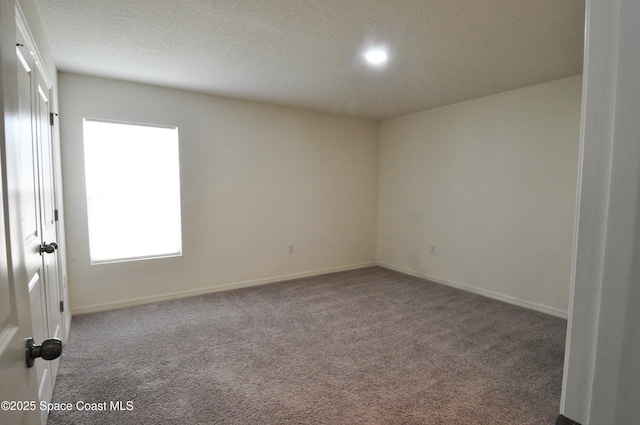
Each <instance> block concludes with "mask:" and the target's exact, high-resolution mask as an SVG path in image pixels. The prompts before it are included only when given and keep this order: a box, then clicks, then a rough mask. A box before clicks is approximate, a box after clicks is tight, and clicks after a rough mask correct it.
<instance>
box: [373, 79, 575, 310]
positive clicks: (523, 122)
mask: <svg viewBox="0 0 640 425" xmlns="http://www.w3.org/2000/svg"><path fill="white" fill-rule="evenodd" d="M581 82H582V78H581V77H580V76H576V77H571V78H567V79H563V80H558V81H553V82H550V83H545V84H540V85H536V86H532V87H527V88H523V89H519V90H514V91H510V92H506V93H502V94H498V95H494V96H488V97H484V98H480V99H475V100H471V101H467V102H462V103H458V104H455V105H450V106H446V107H442V108H437V109H432V110H428V111H424V112H419V113H416V114H412V115H407V116H404V117H399V118H395V119H390V120H387V121H383V122H382V124H381V133H380V171H379V174H380V183H379V190H380V192H379V224H378V228H379V235H378V261H379V262H380V263H381V264H382V265H385V266H387V267H390V268H394V269H397V270H401V271H405V272H408V273H411V274H415V275H419V276H423V277H427V278H430V279H433V280H435V281H440V282H443V283H447V284H450V285H453V286H458V287H461V288H464V289H467V290H471V291H473V292H478V293H481V294H484V295H488V296H492V297H495V298H498V299H502V300H506V301H509V302H513V303H516V304H520V305H523V306H527V307H529V308H533V309H537V310H540V311H544V312H547V313H551V314H555V315H558V316H561V317H562V316H563V317H566V315H567V308H568V300H569V283H570V279H571V264H572V244H573V230H574V219H575V204H576V182H577V167H578V145H579V128H580V104H581ZM431 245H434V246H435V249H436V253H435V254H431V253H430V247H431Z"/></svg>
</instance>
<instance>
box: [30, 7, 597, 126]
mask: <svg viewBox="0 0 640 425" xmlns="http://www.w3.org/2000/svg"><path fill="white" fill-rule="evenodd" d="M37 3H38V5H39V9H40V13H41V16H42V21H43V23H44V27H45V30H46V32H47V35H48V37H49V41H50V44H51V49H52V51H53V56H54V59H55V61H56V65H57V66H58V69H60V70H63V71H70V72H77V73H83V74H89V75H97V76H104V77H111V78H118V79H124V80H129V81H137V82H145V83H150V84H156V85H162V86H167V87H175V88H181V89H187V90H193V91H198V92H204V93H212V94H217V95H222V96H230V97H235V98H240V99H248V100H255V101H262V102H269V103H275V104H280V105H288V106H295V107H301V108H306V109H313V110H320V111H328V112H333V113H338V114H349V115H356V116H361V117H367V118H373V119H385V118H389V117H394V116H399V115H403V114H407V113H411V112H416V111H420V110H424V109H429V108H432V107H436V106H441V105H446V104H451V103H455V102H459V101H462V100H467V99H472V98H476V97H480V96H485V95H489V94H494V93H498V92H502V91H506V90H511V89H515V88H520V87H524V86H529V85H532V84H537V83H541V82H545V81H550V80H554V79H558V78H563V77H568V76H572V75H577V74H580V73H581V72H582V61H583V44H584V15H585V1H584V0H37ZM371 45H383V46H385V47H386V48H387V49H388V51H389V58H390V59H389V62H388V63H387V64H386V65H385V66H383V67H380V68H371V67H369V66H367V64H366V63H365V61H364V60H363V58H362V51H363V49H364V48H366V47H367V46H371Z"/></svg>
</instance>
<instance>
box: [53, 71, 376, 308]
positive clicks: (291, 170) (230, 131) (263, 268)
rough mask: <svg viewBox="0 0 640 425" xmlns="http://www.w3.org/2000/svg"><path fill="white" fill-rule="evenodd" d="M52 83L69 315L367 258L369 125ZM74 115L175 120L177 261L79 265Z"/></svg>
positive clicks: (372, 153) (174, 94)
mask: <svg viewBox="0 0 640 425" xmlns="http://www.w3.org/2000/svg"><path fill="white" fill-rule="evenodd" d="M59 88H60V90H59V93H60V123H61V132H62V149H63V154H62V156H63V164H62V166H63V179H64V186H65V206H66V220H67V223H68V229H67V241H68V242H67V245H68V247H67V248H68V250H67V253H68V262H69V286H70V298H71V307H72V309H73V311H74V312H76V313H78V312H85V311H92V310H99V309H104V308H112V307H117V306H121V305H127V304H130V303H131V304H132V303H137V302H141V301H151V300H155V299H162V298H165V297H171V296H173V295H187V294H193V293H198V292H204V291H209V290H214V289H221V288H228V287H234V286H241V285H245V284H252V283H263V282H268V281H273V280H278V279H281V278H286V277H291V276H297V275H305V274H312V273H317V272H324V271H332V270H340V269H347V268H352V267H358V266H362V265H368V264H374V263H375V260H376V251H375V247H376V225H377V193H378V187H377V184H378V183H377V182H378V180H377V178H378V175H377V172H378V134H379V133H378V131H379V124H378V123H377V122H374V121H369V120H364V119H357V118H349V117H340V116H334V115H328V114H322V113H316V112H308V111H302V110H296V109H290V108H283V107H276V106H269V105H264V104H257V103H251V102H244V101H237V100H231V99H226V98H220V97H214V96H208V95H203V94H196V93H190V92H184V91H178V90H171V89H164V88H158V87H152V86H145V85H140V84H132V83H125V82H118V81H113V80H106V79H100V78H93V77H86V76H80V75H75V74H69V73H60V75H59ZM84 117H91V118H104V119H112V120H123V121H130V122H142V123H151V124H163V125H175V126H177V127H178V129H179V135H180V164H181V186H182V219H183V229H182V231H183V255H182V257H178V258H165V259H157V260H146V261H136V262H128V263H117V264H106V265H94V266H92V265H91V264H90V261H89V246H88V234H87V217H86V200H85V192H84V191H85V187H84V166H83V147H82V143H83V140H82V119H83V118H84ZM289 244H294V245H295V251H294V253H293V254H289V253H288V246H289Z"/></svg>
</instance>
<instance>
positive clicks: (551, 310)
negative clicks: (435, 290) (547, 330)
mask: <svg viewBox="0 0 640 425" xmlns="http://www.w3.org/2000/svg"><path fill="white" fill-rule="evenodd" d="M378 265H379V266H380V267H384V268H385V269H390V270H395V271H397V272H400V273H404V274H408V275H410V276H415V277H419V278H421V279H426V280H430V281H432V282H435V283H440V284H443V285H447V286H451V287H453V288H457V289H462V290H463V291H467V292H472V293H474V294H478V295H482V296H485V297H487V298H493V299H494V300H498V301H503V302H506V303H509V304H513V305H517V306H519V307H524V308H528V309H530V310H535V311H539V312H541V313H545V314H549V315H551V316H555V317H560V318H562V319H566V318H567V317H568V316H569V313H568V312H567V311H565V310H560V309H558V308H555V307H550V306H547V305H544V304H539V303H535V302H531V301H527V300H522V299H519V298H515V297H512V296H510V295H504V294H500V293H498V292H493V291H488V290H486V289H482V288H477V287H474V286H469V285H465V284H463V283H459V282H452V281H449V280H446V279H442V278H439V277H436V276H429V275H427V274H425V273H419V272H416V271H413V270H409V269H405V268H402V267H396V266H392V265H391V264H386V263H381V262H378Z"/></svg>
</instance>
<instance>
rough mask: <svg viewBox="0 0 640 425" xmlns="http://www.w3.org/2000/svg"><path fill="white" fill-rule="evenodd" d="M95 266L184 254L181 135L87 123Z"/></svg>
mask: <svg viewBox="0 0 640 425" xmlns="http://www.w3.org/2000/svg"><path fill="white" fill-rule="evenodd" d="M84 158H85V175H86V185H87V214H88V220H89V247H90V255H91V263H92V264H97V263H109V262H116V261H129V260H138V259H147V258H158V257H171V256H179V255H181V254H182V231H181V223H180V166H179V157H178V129H177V128H176V127H158V126H151V125H140V124H129V123H119V122H110V121H100V120H93V119H85V120H84Z"/></svg>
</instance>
